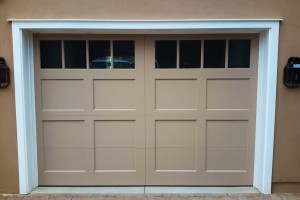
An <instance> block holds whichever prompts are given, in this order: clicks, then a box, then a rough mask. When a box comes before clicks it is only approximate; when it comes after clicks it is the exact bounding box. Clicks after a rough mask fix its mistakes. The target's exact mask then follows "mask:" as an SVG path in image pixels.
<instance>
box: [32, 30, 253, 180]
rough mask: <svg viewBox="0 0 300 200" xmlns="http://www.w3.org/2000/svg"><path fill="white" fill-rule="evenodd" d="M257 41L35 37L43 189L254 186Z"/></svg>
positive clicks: (191, 37)
mask: <svg viewBox="0 0 300 200" xmlns="http://www.w3.org/2000/svg"><path fill="white" fill-rule="evenodd" d="M257 38H258V37H257V35H43V34H41V35H35V36H34V49H35V52H34V61H35V85H36V111H37V113H36V114H37V135H38V166H39V185H252V182H253V180H252V179H253V154H254V135H255V115H256V113H255V110H256V83H257V61H258V58H257V57H258V55H257V54H258V41H257Z"/></svg>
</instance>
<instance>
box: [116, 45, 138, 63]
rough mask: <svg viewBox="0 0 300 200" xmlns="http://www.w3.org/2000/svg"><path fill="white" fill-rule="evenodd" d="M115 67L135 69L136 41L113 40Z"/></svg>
mask: <svg viewBox="0 0 300 200" xmlns="http://www.w3.org/2000/svg"><path fill="white" fill-rule="evenodd" d="M113 51H114V53H113V55H114V56H113V57H114V68H115V69H134V61H135V60H134V41H113Z"/></svg>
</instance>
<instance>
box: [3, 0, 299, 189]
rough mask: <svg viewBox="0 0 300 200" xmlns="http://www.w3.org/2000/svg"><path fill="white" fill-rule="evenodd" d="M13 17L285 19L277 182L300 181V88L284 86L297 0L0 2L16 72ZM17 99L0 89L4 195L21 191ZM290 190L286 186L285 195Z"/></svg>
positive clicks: (294, 44)
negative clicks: (18, 158)
mask: <svg viewBox="0 0 300 200" xmlns="http://www.w3.org/2000/svg"><path fill="white" fill-rule="evenodd" d="M9 18H18V19H23V18H24V19H28V18H29V19H44V18H48V19H223V18H226V19H245V18H246V19H248V18H251V19H258V18H263V19H265V18H267V19H268V18H282V19H284V21H283V22H282V24H281V26H280V41H279V65H278V83H277V107H276V109H277V110H276V131H275V153H274V170H273V182H288V183H291V182H300V170H299V169H300V117H299V113H300V105H299V104H300V89H287V88H286V87H285V86H284V85H283V83H282V82H283V80H282V79H283V78H282V76H283V74H282V72H283V67H284V65H285V64H286V61H287V59H288V58H289V57H290V56H300V1H299V0H251V1H250V0H226V1H221V0H59V1H58V0H0V57H4V58H5V59H6V61H7V63H8V65H9V66H10V69H11V71H12V74H13V55H12V37H11V25H10V23H8V22H7V21H6V20H7V19H9ZM12 81H13V76H12ZM14 101H15V99H14V84H13V83H12V84H11V85H10V86H9V87H8V88H7V89H0V119H1V120H0V193H18V166H17V164H18V160H17V136H16V119H15V105H14ZM278 187H279V188H280V186H278V184H276V188H278ZM298 187H300V185H299V186H298ZM289 188H290V187H288V184H286V185H285V191H286V190H288V189H289ZM293 189H295V184H293ZM298 189H299V191H300V188H298ZM296 190H297V187H296Z"/></svg>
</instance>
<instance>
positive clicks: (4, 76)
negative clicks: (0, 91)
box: [0, 57, 10, 88]
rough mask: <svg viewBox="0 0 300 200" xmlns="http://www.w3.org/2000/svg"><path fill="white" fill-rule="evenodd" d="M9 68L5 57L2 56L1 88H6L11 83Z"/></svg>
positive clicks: (0, 63) (0, 64)
mask: <svg viewBox="0 0 300 200" xmlns="http://www.w3.org/2000/svg"><path fill="white" fill-rule="evenodd" d="M9 82H10V77H9V68H8V66H7V65H6V62H5V60H4V58H1V57H0V88H5V87H7V86H8V85H9Z"/></svg>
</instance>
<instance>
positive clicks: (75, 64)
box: [64, 40, 86, 69]
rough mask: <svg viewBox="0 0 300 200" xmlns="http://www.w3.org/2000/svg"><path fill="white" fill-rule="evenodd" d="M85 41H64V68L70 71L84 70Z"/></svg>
mask: <svg viewBox="0 0 300 200" xmlns="http://www.w3.org/2000/svg"><path fill="white" fill-rule="evenodd" d="M85 43H86V42H85V40H66V41H64V53H65V66H66V68H70V69H84V68H86V44H85Z"/></svg>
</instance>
